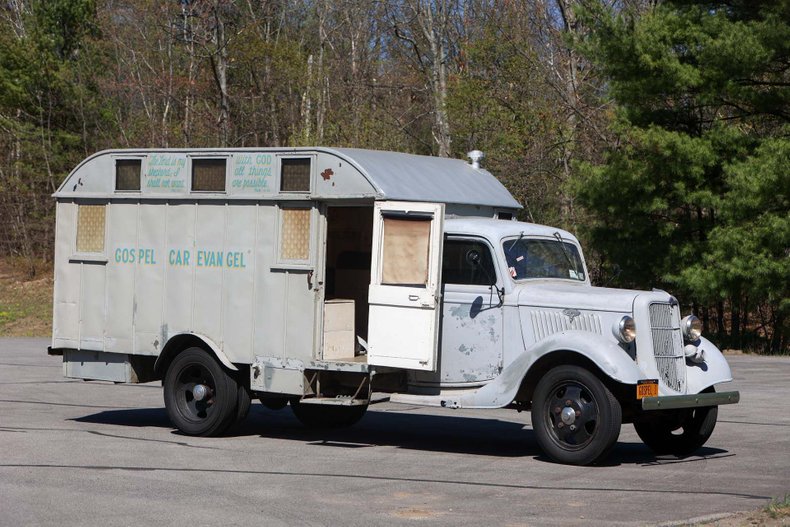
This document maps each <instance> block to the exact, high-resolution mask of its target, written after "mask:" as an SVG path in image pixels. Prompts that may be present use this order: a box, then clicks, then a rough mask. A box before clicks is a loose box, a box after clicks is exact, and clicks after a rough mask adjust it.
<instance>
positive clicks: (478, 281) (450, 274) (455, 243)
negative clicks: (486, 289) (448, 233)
mask: <svg viewBox="0 0 790 527" xmlns="http://www.w3.org/2000/svg"><path fill="white" fill-rule="evenodd" d="M442 283H443V284H462V285H494V284H495V283H496V271H495V270H494V260H493V258H492V257H491V250H490V249H489V248H488V245H486V244H485V243H484V242H482V241H476V240H445V242H444V256H443V258H442Z"/></svg>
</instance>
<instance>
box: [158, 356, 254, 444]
mask: <svg viewBox="0 0 790 527" xmlns="http://www.w3.org/2000/svg"><path fill="white" fill-rule="evenodd" d="M164 395H165V408H166V409H167V415H168V416H169V417H170V421H171V422H172V423H173V425H174V426H175V427H176V428H178V429H179V430H181V431H182V432H183V433H185V434H187V435H193V436H211V435H218V434H221V433H222V432H224V431H225V430H226V429H227V428H228V426H230V425H231V424H232V423H233V421H234V420H235V418H237V417H240V415H239V413H238V404H239V401H240V399H241V398H243V395H242V394H240V391H239V387H238V385H237V383H236V381H235V380H234V379H233V377H231V376H230V374H229V373H228V372H227V371H225V369H224V368H223V367H222V366H221V365H220V364H219V363H218V362H217V361H216V360H214V357H212V356H210V355H209V354H208V352H206V351H205V350H203V349H201V348H189V349H186V350H184V351H182V352H181V353H179V354H178V356H176V358H175V359H173V362H172V363H171V364H170V366H169V367H168V369H167V373H166V374H165V379H164ZM248 397H249V396H248ZM247 407H248V408H249V406H247Z"/></svg>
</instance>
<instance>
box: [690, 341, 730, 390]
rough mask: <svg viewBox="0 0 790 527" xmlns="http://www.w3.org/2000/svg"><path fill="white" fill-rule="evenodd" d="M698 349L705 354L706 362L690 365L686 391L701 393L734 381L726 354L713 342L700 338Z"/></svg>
mask: <svg viewBox="0 0 790 527" xmlns="http://www.w3.org/2000/svg"><path fill="white" fill-rule="evenodd" d="M699 340H700V342H699V345H698V347H699V348H700V349H701V350H702V351H703V352H704V356H705V362H702V363H700V364H693V363H690V362H689V363H688V367H687V368H686V391H687V392H688V393H700V392H701V391H702V390H704V389H705V388H709V387H710V386H713V385H714V384H719V383H721V382H730V381H731V380H732V371H731V370H730V365H729V364H728V363H727V359H725V358H724V354H723V353H722V352H721V350H719V348H717V347H716V346H715V345H714V344H713V343H712V342H711V341H709V340H708V339H706V338H705V337H700V339H699Z"/></svg>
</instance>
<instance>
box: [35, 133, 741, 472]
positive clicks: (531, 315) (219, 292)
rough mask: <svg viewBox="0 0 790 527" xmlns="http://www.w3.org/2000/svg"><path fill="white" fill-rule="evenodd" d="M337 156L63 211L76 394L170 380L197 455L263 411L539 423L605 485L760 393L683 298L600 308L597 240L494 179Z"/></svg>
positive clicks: (259, 157)
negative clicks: (629, 460) (473, 412)
mask: <svg viewBox="0 0 790 527" xmlns="http://www.w3.org/2000/svg"><path fill="white" fill-rule="evenodd" d="M471 157H472V163H466V162H464V161H462V160H456V159H440V158H434V157H427V156H417V155H409V154H402V153H394V152H382V151H372V150H359V149H329V148H270V149H264V148H260V149H259V148H255V149H224V148H223V149H212V150H185V149H183V150H178V149H160V150H112V151H104V152H100V153H97V154H95V155H93V156H91V157H89V158H87V159H85V160H84V161H83V162H82V163H81V164H80V165H79V166H78V167H77V168H76V169H75V170H74V171H73V172H72V173H71V174H70V175H69V176H68V178H67V179H66V181H65V182H64V183H63V185H62V186H61V187H60V188H59V189H58V191H57V192H56V193H55V195H54V196H55V199H56V200H57V229H56V242H55V291H54V315H53V316H54V322H53V336H52V344H51V347H50V350H49V352H50V353H51V354H55V355H62V356H63V365H64V374H65V376H67V377H71V378H78V379H86V380H104V381H113V382H120V383H136V382H149V381H154V380H161V381H162V384H163V387H164V400H165V407H166V409H167V413H168V415H169V417H170V419H171V421H172V423H173V425H174V426H175V427H177V428H178V429H179V430H180V431H181V432H183V433H185V434H189V435H215V434H221V433H223V432H224V431H226V430H227V429H228V428H229V427H230V426H231V425H232V424H234V423H235V422H238V421H240V420H241V419H244V417H245V416H246V414H247V412H248V410H249V408H250V401H251V399H253V398H257V399H259V400H260V401H261V402H262V403H263V404H264V405H266V406H267V407H269V408H273V409H278V408H284V407H285V406H287V405H290V406H291V408H292V410H293V412H294V414H295V415H296V417H297V418H298V419H299V420H300V421H301V422H303V423H304V424H305V425H308V426H318V427H335V426H347V425H351V424H353V423H354V422H356V421H357V420H358V419H360V418H361V417H362V416H363V414H364V413H365V411H366V409H367V408H368V405H369V404H370V402H371V400H372V397H373V394H374V392H375V393H376V394H377V395H376V397H378V398H379V399H380V396H379V394H385V396H387V397H388V399H389V400H390V401H392V402H401V403H409V404H418V405H426V406H439V407H445V408H451V409H452V408H481V409H484V408H504V407H507V408H513V409H516V410H529V409H531V416H532V427H533V428H534V431H535V434H536V438H537V442H538V444H539V446H540V447H541V449H542V450H543V451H544V452H545V453H546V454H547V455H548V456H549V457H550V458H552V459H554V460H556V461H559V462H562V463H572V464H590V463H593V462H596V461H598V460H601V459H603V458H604V456H606V455H607V453H608V452H609V451H610V450H611V449H612V447H613V446H614V444H615V443H616V440H617V438H618V435H619V433H620V427H621V423H627V422H632V423H633V424H634V426H635V427H636V431H637V432H638V434H639V436H640V437H641V438H642V440H643V441H644V442H645V443H646V444H647V445H648V446H649V447H651V448H652V449H654V450H655V451H656V452H662V453H663V452H668V453H673V454H676V455H684V454H688V453H691V452H693V451H694V450H696V449H697V448H698V447H700V446H701V445H702V444H704V443H705V442H706V440H707V439H708V438H709V437H710V435H711V433H712V431H713V428H714V425H715V423H716V417H717V407H718V405H721V404H728V403H735V402H737V401H738V399H739V394H738V392H734V391H730V392H716V391H715V389H714V387H715V386H716V385H717V384H720V383H724V382H727V381H730V380H731V377H732V376H731V373H730V369H729V367H728V365H727V362H726V360H725V359H724V357H723V356H722V354H721V352H720V351H719V350H718V349H717V348H716V346H715V345H713V344H712V343H711V342H709V341H708V340H706V339H705V338H704V337H703V336H702V335H701V324H700V321H699V320H698V319H697V318H696V317H694V316H693V315H688V316H685V317H681V312H680V305H679V303H678V301H677V300H676V299H675V298H674V297H672V296H671V295H670V294H668V293H666V292H664V291H658V290H653V291H630V290H619V289H608V288H601V287H593V286H592V285H591V283H590V278H589V273H588V271H587V267H586V264H585V261H584V258H583V256H582V250H581V247H580V245H579V242H578V241H577V239H576V238H575V237H574V236H573V235H572V234H570V233H568V232H565V231H563V230H561V229H556V228H553V227H546V226H542V225H535V224H531V223H522V222H518V221H515V220H514V217H515V214H516V213H517V211H518V209H519V208H520V205H519V203H518V202H517V201H516V200H515V199H514V198H513V197H512V196H511V195H510V193H509V192H508V191H507V190H506V189H505V188H504V187H503V186H502V185H501V183H500V182H499V181H498V180H497V179H496V178H494V177H493V176H492V175H491V174H490V173H489V172H487V171H486V170H484V169H482V168H481V167H480V164H479V159H480V153H479V152H473V153H472V155H471Z"/></svg>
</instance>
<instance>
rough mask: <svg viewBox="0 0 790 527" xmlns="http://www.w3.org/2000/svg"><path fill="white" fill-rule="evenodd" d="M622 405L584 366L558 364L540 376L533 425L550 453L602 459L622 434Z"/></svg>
mask: <svg viewBox="0 0 790 527" xmlns="http://www.w3.org/2000/svg"><path fill="white" fill-rule="evenodd" d="M621 422H622V409H621V408H620V403H619V402H618V401H617V399H616V398H615V397H614V395H612V392H610V391H609V389H608V388H607V387H606V385H604V383H602V382H601V381H600V379H598V377H596V376H595V375H594V374H592V373H590V372H589V371H588V370H586V369H584V368H581V367H579V366H558V367H556V368H553V369H552V370H550V371H549V372H548V373H547V374H546V375H545V376H543V378H542V379H541V380H540V382H538V385H537V387H536V388H535V394H534V396H533V398H532V427H533V428H534V430H535V434H536V436H537V440H538V445H539V446H540V448H541V449H542V450H543V452H545V453H546V455H548V456H549V457H550V458H552V459H553V460H554V461H558V462H560V463H567V464H569V465H589V464H591V463H594V462H596V461H599V460H601V459H603V458H604V457H605V456H606V455H607V454H608V453H609V451H610V450H611V449H612V448H613V447H614V444H615V443H616V442H617V438H618V437H619V436H620V424H621Z"/></svg>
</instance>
